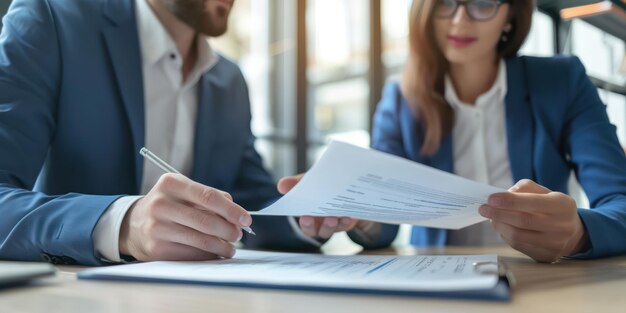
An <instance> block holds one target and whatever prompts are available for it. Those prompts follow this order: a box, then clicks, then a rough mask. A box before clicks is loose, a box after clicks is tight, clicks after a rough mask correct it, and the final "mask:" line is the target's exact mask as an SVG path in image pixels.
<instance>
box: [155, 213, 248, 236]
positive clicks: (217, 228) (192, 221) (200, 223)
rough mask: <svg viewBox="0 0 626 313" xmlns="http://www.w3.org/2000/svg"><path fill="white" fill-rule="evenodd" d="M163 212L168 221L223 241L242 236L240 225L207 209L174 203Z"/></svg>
mask: <svg viewBox="0 0 626 313" xmlns="http://www.w3.org/2000/svg"><path fill="white" fill-rule="evenodd" d="M164 214H165V218H166V219H168V220H169V221H172V222H175V223H177V224H179V225H182V226H186V227H189V228H192V229H194V230H197V231H199V232H202V233H204V234H206V235H209V236H214V237H217V238H220V239H223V240H225V241H229V242H236V241H239V240H240V239H241V237H243V233H242V232H241V228H240V227H238V226H237V225H234V224H232V223H229V222H228V221H226V220H225V219H223V218H222V217H221V216H218V215H215V214H212V213H211V212H208V211H204V210H199V209H196V208H192V207H187V206H184V205H182V204H176V205H175V206H173V207H171V208H170V209H169V210H167V212H166V213H164Z"/></svg>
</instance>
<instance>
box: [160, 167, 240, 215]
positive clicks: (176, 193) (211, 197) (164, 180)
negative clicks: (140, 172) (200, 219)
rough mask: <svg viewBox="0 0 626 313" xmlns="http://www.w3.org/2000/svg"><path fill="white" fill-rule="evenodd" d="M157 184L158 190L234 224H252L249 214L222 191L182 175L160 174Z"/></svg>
mask: <svg viewBox="0 0 626 313" xmlns="http://www.w3.org/2000/svg"><path fill="white" fill-rule="evenodd" d="M157 186H158V187H157V188H158V189H159V190H160V191H162V192H164V193H166V194H168V195H171V196H173V197H176V198H177V199H180V200H183V201H186V202H191V203H193V204H195V205H197V206H198V207H200V208H202V209H205V210H208V211H211V212H214V213H216V214H218V215H220V216H222V217H223V218H224V219H226V220H227V221H229V222H231V223H233V224H235V225H241V226H250V224H252V217H250V214H249V213H248V212H247V211H246V210H244V209H243V208H242V207H240V206H239V205H237V204H236V203H234V202H232V200H231V199H230V198H228V197H226V196H225V195H224V192H222V191H220V190H217V189H215V188H211V187H208V186H205V185H202V184H199V183H197V182H194V181H192V180H190V179H188V178H186V177H185V176H183V175H180V174H165V175H163V176H161V178H160V179H159V182H158V183H157Z"/></svg>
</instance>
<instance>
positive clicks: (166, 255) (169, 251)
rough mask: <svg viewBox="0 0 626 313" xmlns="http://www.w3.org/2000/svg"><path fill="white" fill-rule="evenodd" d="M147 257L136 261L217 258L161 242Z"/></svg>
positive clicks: (198, 250) (185, 246)
mask: <svg viewBox="0 0 626 313" xmlns="http://www.w3.org/2000/svg"><path fill="white" fill-rule="evenodd" d="M150 252H151V253H150V254H149V255H145V256H140V257H138V258H137V260H138V261H144V262H147V261H207V260H215V259H217V258H219V256H217V255H215V254H213V253H210V252H206V251H204V250H201V249H196V248H194V247H190V246H187V245H182V244H179V243H173V242H161V243H159V244H158V246H155V247H154V249H152V250H151V251H150Z"/></svg>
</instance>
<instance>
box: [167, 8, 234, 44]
mask: <svg viewBox="0 0 626 313" xmlns="http://www.w3.org/2000/svg"><path fill="white" fill-rule="evenodd" d="M160 1H161V2H162V3H163V5H164V6H165V7H166V8H167V9H168V10H169V11H170V12H171V13H172V14H174V15H175V16H176V17H177V18H178V19H179V20H181V21H182V22H183V23H185V24H187V25H189V27H191V28H193V29H194V30H195V31H197V32H199V33H201V34H204V35H206V36H210V37H218V36H221V35H223V34H224V33H225V32H226V30H227V28H228V15H229V14H230V10H228V9H225V8H223V7H221V6H217V7H212V6H210V4H209V2H208V1H207V0H160Z"/></svg>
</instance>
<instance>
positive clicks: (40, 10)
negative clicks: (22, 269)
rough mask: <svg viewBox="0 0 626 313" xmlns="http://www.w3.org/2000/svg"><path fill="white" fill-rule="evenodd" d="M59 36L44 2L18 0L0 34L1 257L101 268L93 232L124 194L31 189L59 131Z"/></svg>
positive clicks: (47, 3)
mask: <svg viewBox="0 0 626 313" xmlns="http://www.w3.org/2000/svg"><path fill="white" fill-rule="evenodd" d="M58 37H59V35H58V33H57V27H56V24H55V20H54V18H53V15H52V12H51V8H50V4H49V2H48V1H47V0H40V1H27V0H15V1H14V2H13V3H12V5H11V7H10V9H9V12H8V14H7V15H6V16H5V18H4V26H3V30H2V34H1V35H0V216H2V218H0V258H2V259H10V260H24V261H40V260H41V259H44V260H47V261H52V262H53V263H68V264H70V263H81V264H87V265H97V264H102V262H101V261H100V260H99V259H98V258H97V257H96V256H95V253H94V247H93V240H92V232H93V229H94V227H95V225H96V223H97V222H98V220H99V218H100V216H101V215H102V213H103V212H104V211H105V210H106V208H108V207H109V205H110V204H111V203H112V202H114V201H115V200H116V199H117V198H118V197H119V196H93V195H81V194H65V195H57V196H50V195H46V194H43V193H40V192H34V191H32V190H33V187H34V185H35V181H36V179H37V176H38V174H39V171H40V170H41V168H42V166H43V163H44V161H45V158H46V154H47V151H48V148H49V145H50V141H51V139H52V137H53V136H54V132H55V128H56V120H55V119H56V116H55V115H56V105H57V99H58V97H59V91H58V90H59V84H60V83H59V82H60V77H61V69H60V68H61V66H60V65H61V62H62V61H61V55H60V52H59V50H60V49H59V44H58Z"/></svg>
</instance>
